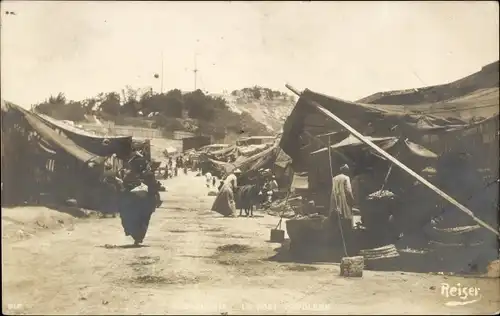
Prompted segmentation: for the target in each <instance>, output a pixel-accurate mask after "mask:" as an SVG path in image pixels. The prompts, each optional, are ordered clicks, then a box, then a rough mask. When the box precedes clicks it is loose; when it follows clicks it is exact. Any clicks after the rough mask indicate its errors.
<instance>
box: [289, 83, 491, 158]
mask: <svg viewBox="0 0 500 316" xmlns="http://www.w3.org/2000/svg"><path fill="white" fill-rule="evenodd" d="M497 93H498V92H497ZM306 100H311V101H315V102H317V103H319V104H321V105H322V106H323V107H324V108H325V109H326V110H328V111H330V112H331V113H334V114H335V115H337V116H338V117H339V118H340V119H342V120H344V121H345V122H347V123H348V124H350V125H351V126H353V127H354V128H357V129H358V130H360V131H362V132H363V131H364V130H366V129H367V128H368V127H369V129H370V130H371V133H370V134H365V135H372V136H378V137H384V136H394V135H395V131H394V129H395V128H396V127H398V128H399V132H398V134H400V133H403V134H409V135H416V136H423V135H426V134H433V133H441V132H449V131H456V130H460V129H467V128H469V127H470V126H473V125H471V124H470V123H469V122H468V121H467V122H466V121H464V120H462V119H460V118H458V117H456V116H454V115H452V113H453V111H455V110H456V111H466V108H467V107H474V104H475V103H474V102H475V101H476V99H474V98H471V99H467V100H461V101H460V102H458V101H456V102H454V101H450V102H443V103H439V104H421V105H412V106H404V105H382V104H363V103H355V102H349V101H345V100H342V99H339V98H335V97H330V96H326V95H323V94H320V93H316V92H312V91H310V90H308V89H306V90H305V91H304V92H303V93H302V95H301V97H300V98H299V100H298V102H297V104H296V106H295V108H294V109H293V110H292V113H291V114H290V116H289V117H288V118H287V119H286V121H285V124H284V127H283V135H282V138H281V142H280V146H281V148H282V149H283V150H284V151H285V152H286V153H287V154H288V155H289V156H290V157H291V158H292V159H293V160H294V162H295V161H296V160H297V161H299V164H300V160H301V158H302V157H301V155H302V154H301V149H300V148H301V147H304V146H306V145H307V137H306V136H305V135H321V134H324V133H331V132H335V131H342V128H341V127H340V126H339V125H338V124H336V123H335V122H334V121H332V120H330V119H329V118H327V117H325V116H324V115H323V114H322V113H319V112H318V111H314V110H312V109H311V107H310V105H309V104H308V102H307V101H306ZM489 102H490V103H491V102H496V104H497V105H498V99H497V100H496V101H492V100H490V101H489ZM431 109H439V110H440V111H436V112H441V113H434V114H426V113H429V112H431V111H430V110H431ZM495 111H496V112H495ZM490 112H491V113H492V114H491V115H490V116H488V117H487V118H489V119H491V117H494V116H497V117H498V106H497V109H496V110H495V109H494V107H493V110H491V111H490ZM490 112H488V113H490ZM484 113H486V112H484ZM474 124H479V123H474Z"/></svg>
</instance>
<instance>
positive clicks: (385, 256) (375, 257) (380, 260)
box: [359, 245, 399, 270]
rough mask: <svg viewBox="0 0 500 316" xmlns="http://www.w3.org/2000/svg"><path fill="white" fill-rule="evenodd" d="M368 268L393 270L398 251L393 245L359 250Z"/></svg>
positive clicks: (395, 265)
mask: <svg viewBox="0 0 500 316" xmlns="http://www.w3.org/2000/svg"><path fill="white" fill-rule="evenodd" d="M359 254H360V255H361V256H363V257H364V259H365V267H366V269H368V270H393V269H395V268H397V267H398V262H399V260H398V258H399V253H398V250H397V249H396V247H395V246H394V245H386V246H382V247H378V248H373V249H363V250H360V252H359Z"/></svg>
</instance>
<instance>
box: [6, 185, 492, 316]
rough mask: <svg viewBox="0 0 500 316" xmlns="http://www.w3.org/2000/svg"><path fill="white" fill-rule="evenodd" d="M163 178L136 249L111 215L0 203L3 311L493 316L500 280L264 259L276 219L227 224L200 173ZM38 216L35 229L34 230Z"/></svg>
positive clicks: (239, 220)
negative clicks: (461, 291)
mask: <svg viewBox="0 0 500 316" xmlns="http://www.w3.org/2000/svg"><path fill="white" fill-rule="evenodd" d="M164 184H165V185H166V186H167V189H168V192H165V193H162V195H163V196H162V197H163V199H164V201H165V202H164V204H163V206H162V208H160V209H158V210H157V211H156V212H155V214H154V215H153V218H152V222H151V226H150V229H149V232H148V236H147V237H146V239H145V244H146V245H145V246H144V247H141V248H128V247H126V245H128V244H131V240H130V239H128V238H126V237H125V236H124V234H123V231H122V227H121V225H120V220H119V218H108V219H86V220H74V219H72V218H69V217H68V216H67V215H64V214H60V213H57V212H55V211H50V210H46V209H45V210H43V211H42V210H41V208H39V210H31V211H30V212H28V211H27V210H26V209H23V208H18V209H6V210H2V228H3V229H2V230H3V237H2V246H3V247H2V255H3V257H2V272H3V278H2V287H3V300H2V301H3V306H2V307H3V312H4V313H10V314H207V313H208V314H221V313H226V312H227V313H228V314H255V313H258V314H282V313H287V314H301V313H302V314H304V313H306V314H345V313H357V314H372V313H376V314H386V313H387V314H424V313H446V314H450V313H457V314H472V313H474V314H479V313H489V314H492V313H494V312H495V311H497V310H499V309H500V307H499V306H500V302H499V297H500V295H499V294H500V293H499V286H498V285H499V282H498V280H492V279H463V278H462V279H459V278H452V277H443V276H432V275H427V274H410V273H401V272H390V273H389V272H371V271H365V274H364V277H363V278H360V279H347V278H343V277H340V276H338V274H339V268H338V266H337V265H334V264H314V265H304V264H297V263H278V262H274V261H270V260H268V258H269V257H271V256H272V255H274V254H275V249H276V248H277V247H279V244H274V243H269V242H267V240H268V239H269V231H270V228H272V227H274V226H275V225H276V223H277V219H276V218H275V217H270V216H268V215H262V214H261V215H260V216H259V217H256V218H234V219H229V218H222V217H221V216H220V215H218V214H215V213H213V212H210V211H209V209H210V206H211V203H212V201H213V199H214V197H210V196H207V192H208V189H207V188H206V187H205V186H204V179H203V178H201V177H194V175H180V176H179V177H177V178H174V179H170V180H167V181H165V182H164ZM37 212H38V213H37ZM26 213H29V214H41V213H43V214H45V215H43V216H42V217H40V215H36V216H35V215H33V216H31V217H30V216H27V215H23V214H26ZM47 214H49V215H47ZM51 214H52V215H51ZM54 214H56V215H54ZM57 214H59V215H57ZM57 216H59V217H60V218H57ZM63 217H64V218H63ZM40 218H41V219H40ZM35 221H36V222H37V223H38V224H36V225H37V226H40V227H41V228H40V227H39V228H37V229H34V228H33V227H32V226H33V225H35V224H33V223H34V222H35ZM40 221H46V222H47V223H40ZM50 223H55V224H50ZM30 225H31V226H30ZM30 227H31V231H30V232H29V233H24V234H23V233H22V231H28V230H30ZM110 245H111V246H110ZM443 282H444V283H448V284H450V285H452V286H453V285H456V284H457V283H460V284H461V286H462V287H463V286H467V287H471V286H473V287H478V288H479V295H478V296H477V297H474V299H478V300H479V301H478V302H475V303H471V304H469V305H465V306H447V305H446V304H447V302H449V301H450V300H451V299H450V298H446V297H444V296H443V295H441V283H443ZM471 298H472V297H469V298H468V299H471ZM455 300H457V299H455ZM458 300H459V301H460V299H458Z"/></svg>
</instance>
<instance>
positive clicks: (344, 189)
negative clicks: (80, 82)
mask: <svg viewBox="0 0 500 316" xmlns="http://www.w3.org/2000/svg"><path fill="white" fill-rule="evenodd" d="M348 174H349V166H348V165H343V166H342V167H340V173H339V174H338V175H336V176H335V177H333V179H332V193H331V196H330V214H331V213H333V212H337V213H339V214H340V218H341V219H343V220H352V206H353V204H354V195H353V193H352V187H351V178H350V177H349V175H348Z"/></svg>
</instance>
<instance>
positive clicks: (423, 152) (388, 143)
mask: <svg viewBox="0 0 500 316" xmlns="http://www.w3.org/2000/svg"><path fill="white" fill-rule="evenodd" d="M366 138H367V139H368V140H370V141H372V142H373V143H375V144H376V145H377V146H379V147H380V148H382V149H383V150H390V149H391V148H393V147H394V146H395V145H396V144H398V141H400V140H399V139H398V138H397V137H366ZM400 143H401V144H404V148H405V149H407V150H408V151H409V152H410V153H412V154H413V155H416V156H420V157H423V158H437V157H438V156H437V155H436V154H435V153H433V152H432V151H430V150H429V149H427V148H425V147H423V146H421V145H419V144H415V143H413V142H410V141H408V140H406V139H405V140H403V139H401V141H400ZM330 148H331V149H332V150H342V149H345V148H363V149H365V150H367V149H369V147H368V146H367V145H365V144H364V143H363V142H362V141H360V140H359V139H357V138H356V137H354V136H353V135H349V136H348V137H347V138H345V139H344V140H342V141H341V142H339V143H337V144H334V145H331V146H330ZM327 150H328V149H327V148H326V147H325V148H322V149H319V150H316V151H314V152H312V153H311V155H317V154H320V153H327Z"/></svg>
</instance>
